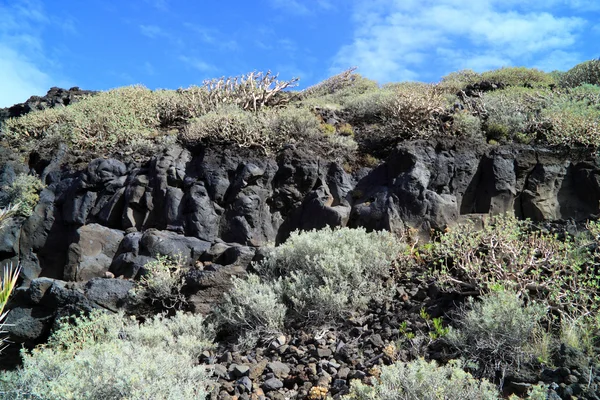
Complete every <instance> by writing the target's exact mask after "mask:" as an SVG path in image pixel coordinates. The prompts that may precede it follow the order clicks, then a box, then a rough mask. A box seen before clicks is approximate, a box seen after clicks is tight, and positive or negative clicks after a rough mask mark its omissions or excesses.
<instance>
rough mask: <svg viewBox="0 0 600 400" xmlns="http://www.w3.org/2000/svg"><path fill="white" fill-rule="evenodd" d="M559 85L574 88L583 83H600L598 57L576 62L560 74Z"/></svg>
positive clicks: (599, 61)
mask: <svg viewBox="0 0 600 400" xmlns="http://www.w3.org/2000/svg"><path fill="white" fill-rule="evenodd" d="M559 82H560V85H561V86H563V87H567V88H575V87H577V86H580V85H583V84H586V83H587V84H591V85H600V59H596V60H589V61H585V62H582V63H581V64H577V65H576V66H574V67H573V68H571V69H570V70H568V71H567V72H565V73H564V74H561V75H560V78H559Z"/></svg>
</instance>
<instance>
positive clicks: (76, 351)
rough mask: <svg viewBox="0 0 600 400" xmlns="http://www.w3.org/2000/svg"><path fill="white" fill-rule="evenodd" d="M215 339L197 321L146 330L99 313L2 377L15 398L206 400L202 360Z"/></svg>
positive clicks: (160, 322)
mask: <svg viewBox="0 0 600 400" xmlns="http://www.w3.org/2000/svg"><path fill="white" fill-rule="evenodd" d="M213 336H214V333H213V331H212V327H210V326H208V325H206V324H205V323H204V320H203V318H202V317H201V316H197V315H185V314H177V315H176V316H175V317H173V318H171V319H166V318H163V317H160V316H158V317H155V318H154V319H152V320H149V321H147V322H146V323H144V324H138V323H137V322H136V321H135V320H132V319H129V318H125V317H124V316H123V315H121V314H102V313H100V312H94V313H92V314H91V315H90V316H88V317H77V318H76V320H75V324H74V325H69V324H67V323H64V322H63V324H62V325H61V326H60V328H59V329H58V330H57V331H56V332H55V333H54V334H53V335H52V337H51V338H50V341H49V343H48V344H47V345H44V346H40V347H37V348H36V349H34V350H33V351H31V352H27V351H25V350H23V353H22V355H23V366H22V367H21V368H19V369H18V370H16V371H11V372H5V373H4V374H3V375H2V376H1V377H0V391H1V392H2V393H3V395H4V396H5V397H3V398H7V399H8V398H10V399H15V398H32V399H42V400H46V399H47V400H63V399H64V400H67V399H75V398H77V399H82V400H88V399H89V400H92V399H98V400H101V399H102V400H103V399H122V398H127V399H140V400H141V399H149V398H160V399H173V400H175V399H190V400H191V399H205V398H206V397H207V386H208V384H209V380H208V374H207V371H206V368H205V367H204V366H201V365H198V363H197V359H198V356H199V355H200V353H201V352H202V351H203V350H205V349H208V348H211V347H212V340H213Z"/></svg>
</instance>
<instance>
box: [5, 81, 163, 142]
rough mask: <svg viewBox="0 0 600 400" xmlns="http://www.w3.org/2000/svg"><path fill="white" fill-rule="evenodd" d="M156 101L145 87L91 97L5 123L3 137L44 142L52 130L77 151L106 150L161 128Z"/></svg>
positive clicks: (135, 87) (121, 89)
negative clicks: (79, 149) (81, 149)
mask: <svg viewBox="0 0 600 400" xmlns="http://www.w3.org/2000/svg"><path fill="white" fill-rule="evenodd" d="M157 97H158V96H156V95H155V94H154V93H153V92H152V91H150V90H149V89H146V88H144V87H142V86H130V87H123V88H118V89H114V90H110V91H107V92H102V93H98V94H97V95H95V96H90V97H88V98H86V99H84V100H82V101H79V102H77V103H75V104H72V105H69V106H68V107H55V108H48V109H46V110H43V111H37V112H32V113H29V114H26V115H24V116H22V117H20V118H13V119H9V120H7V121H5V123H4V124H5V125H4V134H5V135H6V136H7V137H8V138H9V139H11V140H13V141H15V142H16V143H18V144H21V143H22V142H23V141H32V140H35V139H43V138H44V137H45V136H46V134H47V132H48V131H49V130H55V131H58V132H59V133H60V134H61V135H62V137H63V139H64V140H65V141H66V142H67V143H69V144H71V145H73V146H75V147H78V148H106V147H112V146H115V145H118V144H123V143H127V142H128V141H129V140H131V139H132V138H136V137H148V136H150V135H152V134H153V133H154V132H155V131H156V129H157V128H158V127H159V124H160V120H159V116H158V114H157V112H156V104H157Z"/></svg>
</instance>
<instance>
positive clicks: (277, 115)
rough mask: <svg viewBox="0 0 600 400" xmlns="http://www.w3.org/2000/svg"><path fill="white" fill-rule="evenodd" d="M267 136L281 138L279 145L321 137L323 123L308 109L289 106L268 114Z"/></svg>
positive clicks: (273, 110) (272, 110)
mask: <svg viewBox="0 0 600 400" xmlns="http://www.w3.org/2000/svg"><path fill="white" fill-rule="evenodd" d="M265 124H266V127H265V128H266V135H267V136H269V137H273V138H280V139H279V143H278V145H282V144H284V143H285V142H293V141H298V140H303V139H309V138H311V137H312V138H314V137H317V136H321V123H320V122H319V120H318V118H317V117H316V116H315V115H314V114H313V113H312V112H311V111H310V110H308V109H307V108H302V107H295V106H289V107H286V108H276V109H271V110H270V112H268V113H267V114H266V123H265Z"/></svg>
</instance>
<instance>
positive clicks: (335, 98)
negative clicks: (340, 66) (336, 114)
mask: <svg viewBox="0 0 600 400" xmlns="http://www.w3.org/2000/svg"><path fill="white" fill-rule="evenodd" d="M355 69H356V68H350V69H348V70H346V71H344V72H341V73H339V74H337V75H334V76H332V77H330V78H328V79H326V80H324V81H322V82H319V83H317V84H316V85H314V86H311V87H309V88H306V89H304V90H303V91H302V92H300V95H301V97H302V99H303V100H307V99H318V98H321V99H322V100H323V101H326V102H331V103H336V104H345V102H346V99H348V98H350V97H354V96H357V95H360V94H362V93H365V92H368V91H371V90H374V89H377V88H378V87H379V85H378V84H377V82H375V81H372V80H370V79H367V78H364V77H363V76H361V75H360V74H357V73H354V71H355Z"/></svg>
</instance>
